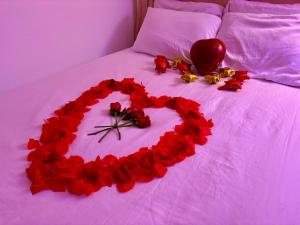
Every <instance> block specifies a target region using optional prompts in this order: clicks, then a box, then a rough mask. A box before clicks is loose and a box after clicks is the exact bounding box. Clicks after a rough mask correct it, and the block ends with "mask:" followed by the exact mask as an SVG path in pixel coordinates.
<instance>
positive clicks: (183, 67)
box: [177, 60, 191, 74]
mask: <svg viewBox="0 0 300 225" xmlns="http://www.w3.org/2000/svg"><path fill="white" fill-rule="evenodd" d="M177 68H178V69H179V71H180V72H181V74H184V73H186V72H189V71H190V70H191V64H188V63H186V62H185V61H183V60H182V61H181V62H180V63H179V64H178V66H177Z"/></svg>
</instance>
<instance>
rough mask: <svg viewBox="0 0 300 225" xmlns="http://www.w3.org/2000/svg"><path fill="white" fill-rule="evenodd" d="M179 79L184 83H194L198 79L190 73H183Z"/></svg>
mask: <svg viewBox="0 0 300 225" xmlns="http://www.w3.org/2000/svg"><path fill="white" fill-rule="evenodd" d="M181 79H182V80H184V81H185V82H186V83H191V82H195V81H196V80H198V79H199V78H198V77H197V75H196V74H194V73H192V72H185V73H184V74H183V75H182V76H181Z"/></svg>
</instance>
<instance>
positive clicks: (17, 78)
mask: <svg viewBox="0 0 300 225" xmlns="http://www.w3.org/2000/svg"><path fill="white" fill-rule="evenodd" d="M133 39H134V1H133V0H0V78H1V79H0V92H4V91H7V90H10V89H14V88H16V87H18V86H21V85H24V84H26V83H29V82H32V81H34V80H37V79H41V78H42V77H45V76H49V75H51V74H54V73H57V72H60V71H63V70H65V69H68V68H70V67H73V66H75V65H78V64H80V63H83V62H87V61H90V60H92V59H94V58H97V57H99V56H103V55H106V54H108V53H111V52H114V51H118V50H120V49H124V48H127V47H130V46H131V45H132V44H133V41H134V40H133Z"/></svg>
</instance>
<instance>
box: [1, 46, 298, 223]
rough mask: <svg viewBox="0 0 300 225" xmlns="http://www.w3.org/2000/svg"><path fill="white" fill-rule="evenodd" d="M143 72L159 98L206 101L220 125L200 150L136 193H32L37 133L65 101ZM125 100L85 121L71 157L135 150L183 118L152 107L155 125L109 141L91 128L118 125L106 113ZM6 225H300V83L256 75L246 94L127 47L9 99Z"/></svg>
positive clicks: (4, 158)
mask: <svg viewBox="0 0 300 225" xmlns="http://www.w3.org/2000/svg"><path fill="white" fill-rule="evenodd" d="M123 77H134V78H135V80H136V81H138V82H142V83H143V84H144V85H145V87H146V89H147V90H148V92H149V93H150V95H157V96H159V95H170V96H183V97H186V98H191V99H193V100H196V101H198V102H199V103H200V104H201V111H202V112H204V114H205V117H206V118H212V119H213V121H214V124H215V126H214V127H213V129H212V132H213V135H212V136H210V137H209V140H208V143H207V144H206V145H204V146H197V147H196V151H197V153H196V155H194V156H192V157H190V158H188V159H186V160H184V161H183V162H181V163H179V164H176V165H175V166H173V167H170V168H169V170H168V173H167V174H166V175H165V177H163V178H162V179H155V180H154V181H152V182H150V183H142V184H141V183H138V184H137V185H136V186H135V187H134V189H133V190H131V191H129V192H127V193H119V192H117V190H116V188H115V187H112V188H103V189H101V190H100V191H99V192H97V193H94V194H92V195H91V196H89V197H77V196H73V195H71V194H68V193H54V192H51V191H43V192H40V193H38V194H36V195H34V196H32V195H31V193H30V190H29V186H30V182H29V180H28V179H27V177H26V174H25V168H26V167H28V165H29V162H27V161H26V156H27V153H28V151H27V150H26V143H27V141H28V138H30V137H38V136H39V134H40V125H41V124H42V122H43V119H46V118H48V117H49V116H50V114H51V113H52V112H53V111H54V110H55V109H57V108H58V107H59V106H61V105H63V104H65V103H66V102H67V101H69V100H73V99H75V98H76V97H78V96H79V95H80V94H81V93H82V92H83V91H85V90H86V89H88V88H89V87H91V86H94V85H96V84H97V83H98V82H100V81H101V80H103V79H108V78H114V79H116V80H121V79H122V78H123ZM118 99H121V101H122V103H123V104H124V105H125V104H128V99H127V97H126V96H121V94H117V93H114V94H112V95H111V96H110V97H108V98H106V99H105V100H104V101H101V103H99V104H98V105H96V106H95V107H94V108H93V110H92V111H91V112H89V113H88V114H87V115H86V117H85V119H84V121H83V123H82V124H81V125H80V127H79V132H78V138H77V139H76V140H75V142H74V143H73V144H72V145H71V147H70V149H71V150H70V151H69V153H68V154H69V155H75V154H80V155H81V156H83V157H84V158H85V159H86V160H92V159H95V157H96V156H97V155H98V154H99V155H100V156H104V155H106V154H108V153H112V154H115V155H118V156H121V155H127V154H129V153H132V152H134V151H136V150H137V149H139V148H140V147H142V146H151V145H152V144H154V143H156V142H157V141H158V138H159V136H160V135H162V134H163V133H164V132H165V131H167V130H170V129H172V128H173V126H174V125H175V124H176V123H178V121H179V118H178V116H177V115H176V114H175V113H174V112H172V111H170V110H168V109H160V110H157V111H154V109H153V110H152V109H146V110H145V111H146V113H147V114H149V115H150V116H151V118H152V126H151V128H149V131H147V132H146V130H140V129H133V128H129V129H128V130H126V132H123V133H122V134H123V138H122V140H121V141H117V140H116V137H115V135H114V134H111V135H109V136H108V138H107V139H105V140H104V141H103V142H102V143H100V144H99V143H97V138H95V137H88V136H87V135H86V134H87V133H88V132H90V131H93V129H92V127H93V126H95V125H101V124H104V123H107V122H109V119H110V118H109V117H108V116H105V114H106V111H105V109H106V108H107V107H108V105H109V103H110V102H113V101H115V100H118ZM0 103H1V104H0V115H1V116H0V124H1V126H0V177H1V182H0V193H1V194H0V224H1V225H2V224H3V225H4V224H6V225H12V224H15V225H21V224H26V225H31V224H32V225H39V224H41V225H42V224H43V225H47V224H49V225H55V224H70V225H88V224H107V225H175V224H188V225H200V224H203V225H221V224H224V225H225V224H226V225H235V224H244V225H297V224H300V216H299V215H300V192H299V190H300V138H299V137H300V107H299V105H300V104H299V103H300V89H297V88H293V87H289V86H284V85H280V84H276V83H271V82H265V81H261V80H255V79H251V80H248V81H246V82H245V84H244V87H243V90H241V91H239V92H237V93H236V92H225V91H218V90H217V87H216V86H214V85H213V86H211V85H208V84H206V83H205V82H203V81H199V82H195V83H191V84H185V83H183V82H182V81H181V80H180V76H179V74H178V73H177V72H175V71H172V70H170V71H169V72H168V73H166V74H162V75H157V74H156V72H155V71H154V65H153V57H150V56H147V55H143V54H138V53H135V52H133V51H132V50H131V49H127V50H124V51H121V52H118V53H116V54H112V55H109V56H106V57H103V58H100V59H97V60H95V61H93V62H91V63H88V64H85V65H82V66H80V67H78V68H76V69H73V70H70V71H68V72H65V73H62V74H59V75H57V76H53V77H49V78H48V79H45V80H42V81H39V82H36V83H34V84H31V85H28V86H26V87H23V88H21V89H18V90H16V91H13V92H10V93H7V94H4V95H2V96H0Z"/></svg>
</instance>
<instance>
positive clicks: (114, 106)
mask: <svg viewBox="0 0 300 225" xmlns="http://www.w3.org/2000/svg"><path fill="white" fill-rule="evenodd" d="M120 112H121V104H120V103H119V102H114V103H110V114H111V115H112V116H115V115H119V114H120Z"/></svg>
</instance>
